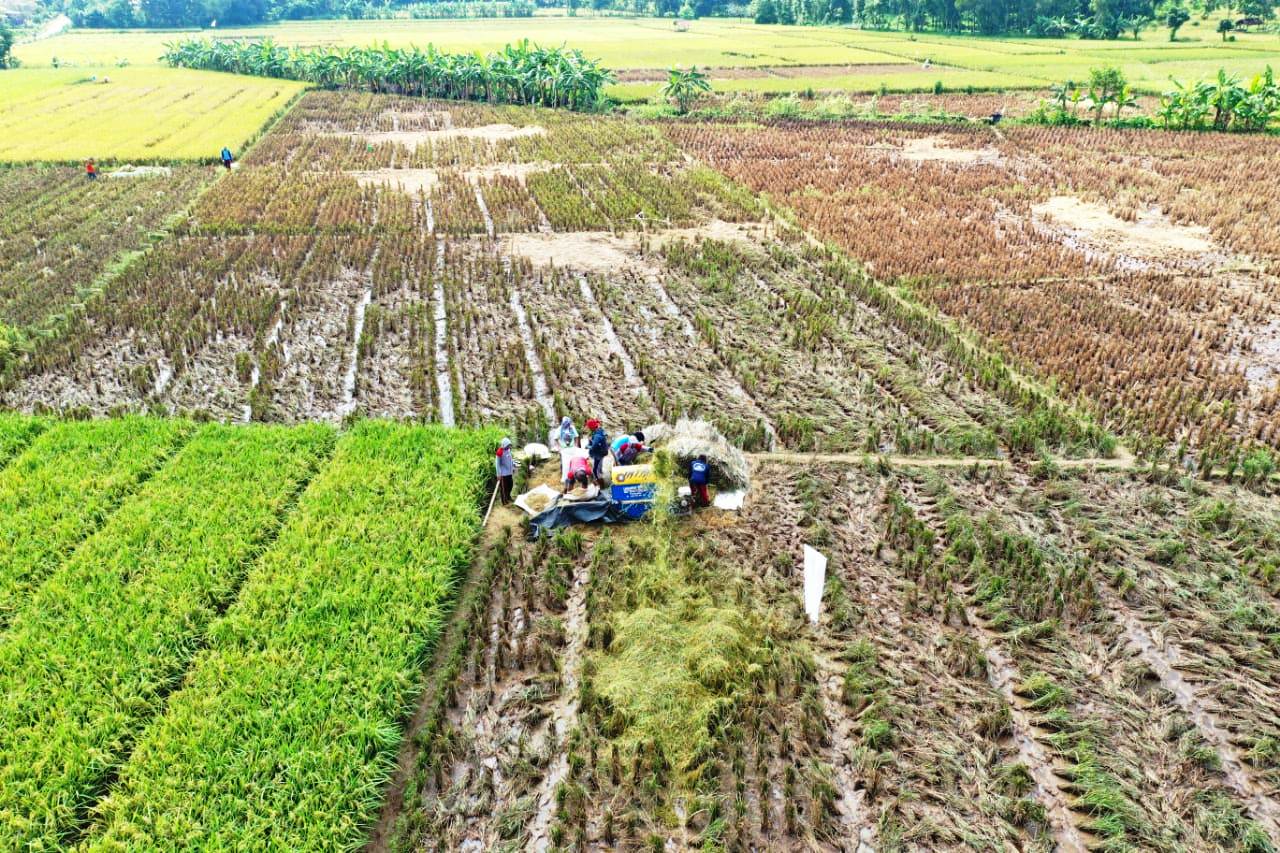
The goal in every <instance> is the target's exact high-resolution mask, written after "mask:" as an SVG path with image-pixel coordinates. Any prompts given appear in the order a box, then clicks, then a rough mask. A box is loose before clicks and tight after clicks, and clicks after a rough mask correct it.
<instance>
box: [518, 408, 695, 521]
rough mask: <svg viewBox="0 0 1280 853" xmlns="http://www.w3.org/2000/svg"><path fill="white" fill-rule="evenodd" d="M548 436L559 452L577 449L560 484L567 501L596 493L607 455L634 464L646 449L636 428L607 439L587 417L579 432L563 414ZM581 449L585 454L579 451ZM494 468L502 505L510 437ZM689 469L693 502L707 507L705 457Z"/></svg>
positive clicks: (620, 462) (600, 426)
mask: <svg viewBox="0 0 1280 853" xmlns="http://www.w3.org/2000/svg"><path fill="white" fill-rule="evenodd" d="M549 438H550V439H551V440H552V442H553V443H554V444H555V446H556V447H555V449H556V450H557V451H559V452H561V453H566V452H569V451H573V450H577V451H579V452H578V453H576V454H575V455H573V457H572V458H570V459H569V460H568V462H567V463H566V465H565V478H564V482H563V483H562V484H561V485H562V492H563V494H564V497H565V498H566V499H568V500H591V499H593V498H595V497H597V496H599V494H600V489H601V488H603V487H604V485H605V481H604V460H605V459H606V458H611V459H612V460H613V464H614V465H618V466H622V465H633V464H635V461H636V459H637V458H638V457H639V456H640V454H642V453H644V452H646V451H647V450H648V449H649V448H648V447H646V446H645V443H644V442H645V437H644V432H643V431H641V430H638V429H637V430H634V431H633V432H629V433H625V434H623V435H619V436H616V437H615V438H613V439H612V440H610V438H609V434H608V433H607V432H605V429H604V425H603V424H602V423H601V422H600V419H599V418H590V419H589V420H588V421H587V423H586V429H585V430H584V431H583V432H582V433H579V432H578V429H577V427H575V426H574V424H573V419H572V418H570V417H569V416H568V415H566V416H565V417H563V418H561V420H560V426H559V427H558V428H557V429H554V430H552V432H551V434H550V436H549ZM584 448H585V450H586V454H585V455H583V454H582V453H581V450H582V449H584ZM494 468H495V469H496V471H497V474H498V494H499V496H500V497H501V498H502V502H503V503H504V504H506V503H510V502H511V497H512V496H511V493H512V489H513V488H514V484H515V473H516V460H515V456H514V451H513V450H512V446H511V439H510V438H504V439H502V442H501V444H499V446H498V452H497V456H496V458H495V460H494ZM689 469H690V470H689V488H690V491H691V493H692V496H693V500H694V503H696V504H697V505H698V506H708V505H709V504H710V503H711V497H710V495H709V494H708V492H707V483H708V478H709V474H710V468H709V465H708V463H707V457H706V456H699V457H698V458H697V459H695V460H693V461H692V462H691V463H690V466H689Z"/></svg>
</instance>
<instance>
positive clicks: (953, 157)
mask: <svg viewBox="0 0 1280 853" xmlns="http://www.w3.org/2000/svg"><path fill="white" fill-rule="evenodd" d="M890 150H892V151H894V153H895V154H896V155H897V156H898V157H901V158H902V159H903V160H912V161H914V162H916V163H957V164H965V165H972V164H983V163H999V162H1000V159H1001V157H1000V152H999V151H998V150H996V149H995V148H981V149H978V150H974V149H969V148H952V147H951V143H950V142H949V141H947V140H946V139H944V138H942V137H940V136H922V137H919V138H917V139H911V140H908V141H907V142H905V143H903V146H902V147H901V148H898V149H890Z"/></svg>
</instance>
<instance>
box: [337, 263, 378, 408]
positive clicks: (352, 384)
mask: <svg viewBox="0 0 1280 853" xmlns="http://www.w3.org/2000/svg"><path fill="white" fill-rule="evenodd" d="M372 301H373V286H372V285H370V286H368V287H366V288H365V289H364V292H363V293H361V294H360V299H359V300H358V301H357V302H356V304H355V307H354V308H353V309H352V311H353V312H354V319H353V320H352V322H351V357H350V358H349V359H347V372H346V375H345V376H343V377H342V405H340V406H339V407H338V417H339V418H345V417H346V416H347V415H349V414H351V413H352V412H354V411H355V410H356V373H357V372H358V371H359V369H360V336H361V335H363V334H364V317H365V313H366V312H367V311H368V310H369V303H370V302H372Z"/></svg>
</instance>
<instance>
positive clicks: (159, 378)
mask: <svg viewBox="0 0 1280 853" xmlns="http://www.w3.org/2000/svg"><path fill="white" fill-rule="evenodd" d="M171 381H173V365H172V364H170V363H169V360H168V359H167V358H165V357H164V356H161V357H160V358H159V359H158V360H157V362H156V384H155V388H153V389H152V391H151V393H152V394H153V395H154V396H156V397H159V396H161V395H162V394H164V391H165V389H166V388H168V387H169V383H170V382H171Z"/></svg>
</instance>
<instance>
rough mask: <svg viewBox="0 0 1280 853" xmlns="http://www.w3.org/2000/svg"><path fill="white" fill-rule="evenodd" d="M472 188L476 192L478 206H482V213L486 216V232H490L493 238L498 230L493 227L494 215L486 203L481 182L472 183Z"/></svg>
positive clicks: (490, 237)
mask: <svg viewBox="0 0 1280 853" xmlns="http://www.w3.org/2000/svg"><path fill="white" fill-rule="evenodd" d="M472 189H473V190H474V191H475V194H476V206H477V207H479V208H480V215H481V216H483V217H484V230H485V233H486V234H488V235H489V239H490V240H492V239H493V238H494V236H495V233H496V231H495V229H494V227H493V216H492V215H490V213H489V205H487V204H486V203H485V200H484V193H483V192H481V190H480V185H479V184H474V185H472Z"/></svg>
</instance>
